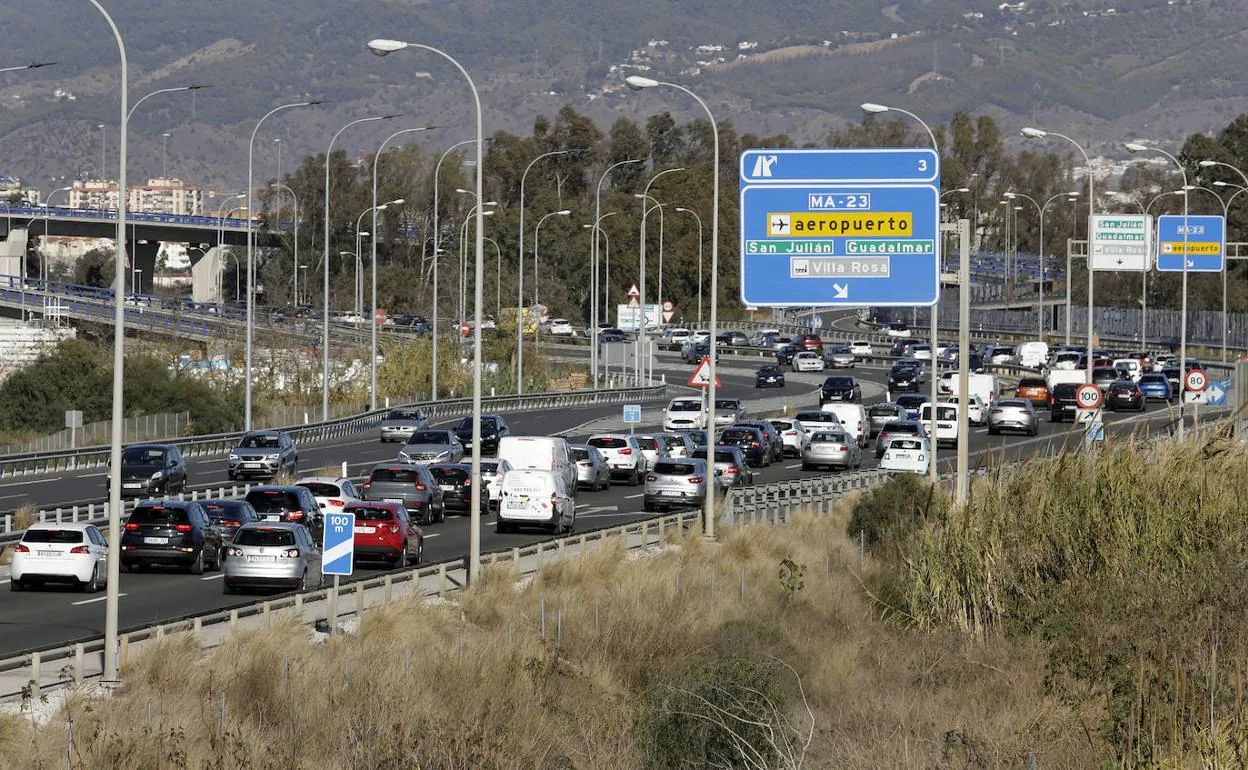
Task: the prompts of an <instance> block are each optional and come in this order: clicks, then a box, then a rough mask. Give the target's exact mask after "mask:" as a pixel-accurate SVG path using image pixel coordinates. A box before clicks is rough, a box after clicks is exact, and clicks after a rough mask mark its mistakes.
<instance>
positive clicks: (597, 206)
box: [589, 158, 644, 389]
mask: <svg viewBox="0 0 1248 770" xmlns="http://www.w3.org/2000/svg"><path fill="white" fill-rule="evenodd" d="M642 162H644V161H643V160H642V159H641V158H634V159H631V160H622V161H619V162H618V163H612V164H611V165H610V166H607V168H606V169H605V170H604V171H603V172H602V176H600V177H598V187H597V189H596V191H595V192H594V221H595V222H599V223H601V222H602V220H603V219H605V218H606V217H605V216H604V215H603V213H602V183H603V182H605V181H607V175H608V174H610V173H611V171H612V170H614V169H617V168H619V167H620V166H626V165H628V164H629V163H642ZM598 231H599V232H602V233H604V234H605V231H603V230H602V228H601V226H599V228H598ZM589 275H590V278H589V283H590V290H589V294H590V297H589V305H590V311H589V325H590V327H591V328H590V330H589V335H590V337H589V338H590V345H589V354H590V355H589V358H590V364H589V366H590V369H592V370H593V373H594V388H595V389H597V387H598V358H599V355H598V318H599V316H598V239H597V238H595V239H594V246H593V257H592V258H591V260H590V270H589ZM606 278H607V281H608V282H607V283H604V284H603V307H602V311H603V312H604V313H606V314H607V317H608V318H609V317H610V312H609V310H608V308H609V307H610V302H611V287H610V283H609V281H610V278H611V272H610V270H608V271H607V272H606Z"/></svg>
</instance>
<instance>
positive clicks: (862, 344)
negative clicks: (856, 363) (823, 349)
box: [849, 340, 875, 358]
mask: <svg viewBox="0 0 1248 770" xmlns="http://www.w3.org/2000/svg"><path fill="white" fill-rule="evenodd" d="M849 352H850V353H853V354H854V355H855V356H857V357H859V358H869V357H871V356H872V355H874V354H875V351H873V350H872V349H871V343H870V342H867V341H866V340H854V341H853V342H851V343H849Z"/></svg>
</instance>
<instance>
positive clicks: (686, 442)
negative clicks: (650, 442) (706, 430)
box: [654, 433, 697, 457]
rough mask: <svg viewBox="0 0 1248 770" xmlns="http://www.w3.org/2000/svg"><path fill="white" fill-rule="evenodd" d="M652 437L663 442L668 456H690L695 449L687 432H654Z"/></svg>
mask: <svg viewBox="0 0 1248 770" xmlns="http://www.w3.org/2000/svg"><path fill="white" fill-rule="evenodd" d="M654 437H655V438H656V439H658V440H659V441H661V442H663V446H664V447H666V448H667V456H668V457H691V456H693V450H695V449H697V446H695V445H694V443H693V439H691V438H689V434H688V433H656V434H655V436H654Z"/></svg>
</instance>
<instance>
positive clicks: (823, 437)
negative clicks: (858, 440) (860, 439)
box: [810, 433, 849, 444]
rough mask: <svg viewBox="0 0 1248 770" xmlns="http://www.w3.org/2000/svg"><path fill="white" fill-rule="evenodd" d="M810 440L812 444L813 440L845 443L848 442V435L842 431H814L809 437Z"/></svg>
mask: <svg viewBox="0 0 1248 770" xmlns="http://www.w3.org/2000/svg"><path fill="white" fill-rule="evenodd" d="M810 441H811V443H812V444H813V443H815V442H827V443H830V444H847V443H849V436H847V435H845V434H844V433H816V434H815V435H813V436H811V437H810Z"/></svg>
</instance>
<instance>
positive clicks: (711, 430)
mask: <svg viewBox="0 0 1248 770" xmlns="http://www.w3.org/2000/svg"><path fill="white" fill-rule="evenodd" d="M625 82H626V83H627V84H628V87H629V88H631V89H633V90H634V91H636V90H640V89H643V88H654V87H656V86H664V87H666V88H674V89H676V90H677V91H682V92H684V93H685V94H686V95H688V96H689V97H690V98H692V99H693V100H694V101H696V102H697V103H698V105H699V106H700V107H701V108H702V110H703V111H704V112H705V113H706V117H707V120H709V121H710V123H711V132H712V136H713V138H714V144H713V146H712V149H711V171H712V174H713V181H712V183H711V323H710V338H709V339H708V340H707V343H708V348H709V350H708V352H709V353H710V356H709V357H708V363H707V366H708V370H709V375H710V383H709V384H708V385H707V398H708V399H709V400H708V403H707V422H706V430H707V440H708V443H710V446H711V454H714V446H715V390H716V388H715V377H716V373H715V370H716V367H715V348H716V344H715V326H716V321H717V320H718V317H719V124H718V123H716V122H715V116H714V115H713V114H712V113H711V108H710V107H708V106H706V102H704V101H702V98H701V97H699V96H698V95H697V94H695V93H694V92H693V91H690V90H689V89H688V88H685V87H684V86H682V85H677V84H676V83H664V82H661V81H658V80H653V79H651V78H643V77H641V76H640V75H632V76H630V77H628V78H627V79H626V80H625ZM643 310H644V308H643ZM963 392H965V391H963ZM708 456H709V455H708ZM714 497H715V496H714V495H706V507H705V508H704V512H703V515H702V518H703V521H702V526H703V533H704V536H705V537H706V538H707V539H708V540H712V539H714V538H715V501H714Z"/></svg>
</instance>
